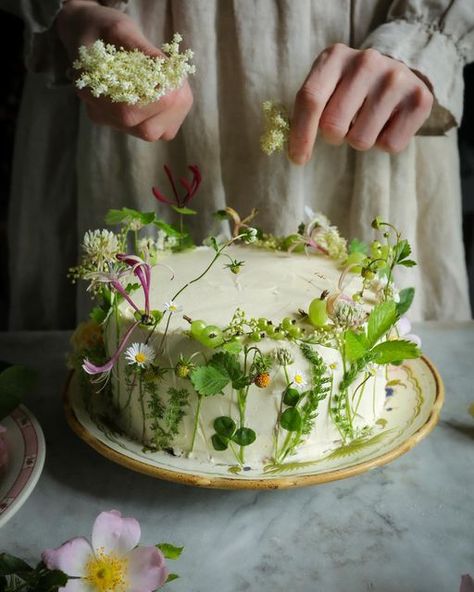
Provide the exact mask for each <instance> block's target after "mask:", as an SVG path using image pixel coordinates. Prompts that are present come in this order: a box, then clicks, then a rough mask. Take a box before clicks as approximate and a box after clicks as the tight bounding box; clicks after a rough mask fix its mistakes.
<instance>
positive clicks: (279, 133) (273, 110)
mask: <svg viewBox="0 0 474 592" xmlns="http://www.w3.org/2000/svg"><path fill="white" fill-rule="evenodd" d="M262 107H263V117H264V131H263V134H262V136H261V138H260V146H261V148H262V150H263V152H265V154H268V155H270V154H272V153H273V152H279V151H281V150H283V148H284V147H285V144H286V143H287V141H288V135H289V133H290V121H289V118H288V113H287V111H286V109H285V107H283V105H277V104H275V103H272V102H271V101H265V102H264V103H263V105H262Z"/></svg>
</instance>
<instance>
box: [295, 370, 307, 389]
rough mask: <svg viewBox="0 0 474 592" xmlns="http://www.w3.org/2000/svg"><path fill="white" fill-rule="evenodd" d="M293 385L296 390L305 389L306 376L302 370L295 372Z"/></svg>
mask: <svg viewBox="0 0 474 592" xmlns="http://www.w3.org/2000/svg"><path fill="white" fill-rule="evenodd" d="M292 378H293V381H292V382H293V384H294V385H295V387H296V388H304V387H305V386H306V384H307V381H306V376H305V375H304V374H303V372H301V371H300V370H295V371H294V372H293V376H292Z"/></svg>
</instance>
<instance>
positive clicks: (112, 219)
mask: <svg viewBox="0 0 474 592" xmlns="http://www.w3.org/2000/svg"><path fill="white" fill-rule="evenodd" d="M154 220H155V212H139V211H138V210H132V209H130V208H122V209H121V210H109V211H108V212H107V214H106V216H105V223H106V224H112V225H114V224H130V222H133V221H137V222H140V223H141V224H142V225H143V226H147V225H148V224H151V223H152V222H154Z"/></svg>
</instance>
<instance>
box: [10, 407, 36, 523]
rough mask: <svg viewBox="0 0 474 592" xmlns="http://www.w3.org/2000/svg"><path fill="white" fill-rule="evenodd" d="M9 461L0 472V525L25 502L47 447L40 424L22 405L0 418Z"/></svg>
mask: <svg viewBox="0 0 474 592" xmlns="http://www.w3.org/2000/svg"><path fill="white" fill-rule="evenodd" d="M2 425H3V426H5V427H6V428H7V432H6V444H7V450H8V457H9V458H8V463H7V466H6V468H5V470H4V472H3V473H1V474H0V527H1V526H3V525H4V524H5V523H6V522H7V520H9V519H10V518H11V517H12V516H13V515H14V514H15V513H16V512H17V511H18V510H19V509H20V508H21V506H22V505H23V504H24V503H25V501H26V500H27V499H28V497H29V496H30V494H31V493H32V491H33V489H34V488H35V486H36V483H37V482H38V479H39V477H40V475H41V471H42V470H43V465H44V459H45V453H46V446H45V442H44V436H43V432H42V430H41V426H40V425H39V423H38V422H37V420H36V418H35V417H34V415H33V414H32V413H31V411H29V410H28V409H27V408H26V407H25V406H24V405H20V406H19V407H17V408H16V409H15V410H14V411H13V412H12V413H11V414H10V415H9V416H8V417H6V418H5V419H3V420H2Z"/></svg>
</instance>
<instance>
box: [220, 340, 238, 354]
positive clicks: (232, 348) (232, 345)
mask: <svg viewBox="0 0 474 592" xmlns="http://www.w3.org/2000/svg"><path fill="white" fill-rule="evenodd" d="M222 349H223V350H224V351H226V352H229V353H230V354H240V352H241V351H242V344H241V343H240V341H237V340H235V341H228V342H227V343H224V344H223V345H222Z"/></svg>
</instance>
